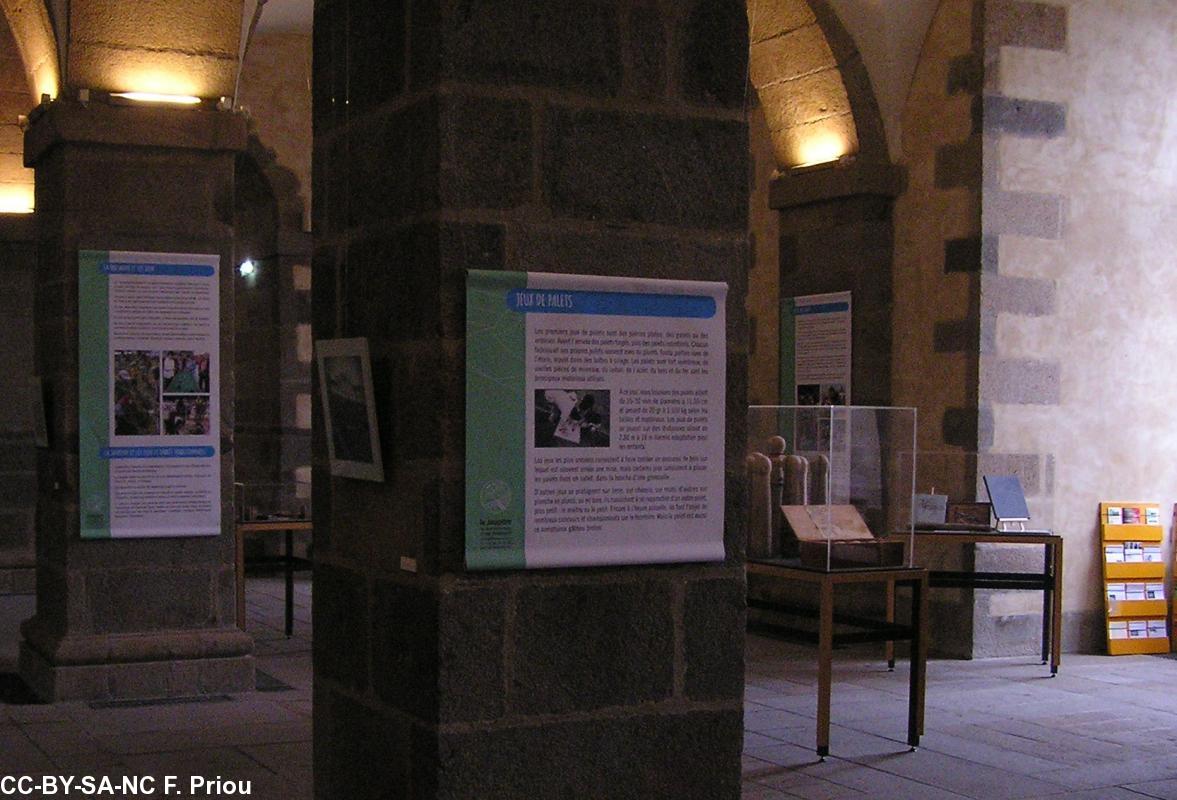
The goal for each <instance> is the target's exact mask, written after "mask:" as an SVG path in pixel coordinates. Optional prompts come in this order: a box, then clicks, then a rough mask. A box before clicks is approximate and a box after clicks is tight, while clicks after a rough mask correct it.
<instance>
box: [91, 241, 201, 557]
mask: <svg viewBox="0 0 1177 800" xmlns="http://www.w3.org/2000/svg"><path fill="white" fill-rule="evenodd" d="M219 271H220V258H219V257H218V256H216V255H205V254H179V253H130V252H113V251H111V252H107V251H98V250H83V251H81V252H79V254H78V415H79V419H78V450H79V453H78V458H79V469H78V474H79V503H80V512H81V531H82V537H83V538H89V539H108V538H115V539H118V538H138V537H163V536H216V535H218V534H220V532H221V456H220V448H221V443H220V437H221V430H220V418H221V415H220V290H219V283H218V274H219Z"/></svg>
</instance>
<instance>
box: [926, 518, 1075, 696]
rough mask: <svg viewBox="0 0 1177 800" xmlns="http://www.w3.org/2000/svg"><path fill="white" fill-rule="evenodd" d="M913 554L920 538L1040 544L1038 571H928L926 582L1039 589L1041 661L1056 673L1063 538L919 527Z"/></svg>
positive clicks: (936, 585)
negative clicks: (925, 529) (920, 529)
mask: <svg viewBox="0 0 1177 800" xmlns="http://www.w3.org/2000/svg"><path fill="white" fill-rule="evenodd" d="M915 540H916V545H915V547H916V554H917V556H918V554H919V553H920V552H922V548H921V545H922V543H924V542H952V543H956V544H974V545H975V544H1016V545H1030V546H1036V547H1041V548H1042V551H1043V563H1042V571H1041V572H977V571H969V570H964V571H945V570H931V571H929V572H928V585H929V586H931V587H933V588H953V589H1023V590H1030V591H1036V592H1042V663H1043V664H1046V663H1047V661H1048V660H1049V662H1050V674H1051V675H1052V676H1053V675H1057V674H1058V668H1059V664H1060V663H1061V661H1062V658H1061V654H1062V618H1063V539H1062V537H1061V536H1059V535H1058V534H1054V533H1022V532H1016V531H1008V532H1006V531H942V530H935V531H919V530H917V531H916V532H915Z"/></svg>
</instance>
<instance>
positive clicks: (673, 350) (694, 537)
mask: <svg viewBox="0 0 1177 800" xmlns="http://www.w3.org/2000/svg"><path fill="white" fill-rule="evenodd" d="M726 295H727V285H726V284H723V283H705V282H698V281H662V280H649V279H638V278H606V277H601V276H578V275H553V274H547V273H534V272H532V273H523V272H484V271H477V270H474V271H471V272H470V273H469V278H468V286H467V337H466V565H467V566H468V567H469V568H470V569H510V568H520V567H556V566H588V565H600V564H644V563H664V562H684V561H716V560H722V559H723V557H724V549H723V527H724V526H723V522H724V520H723V516H724V502H723V499H724V498H723V495H724V490H723V480H724V398H725V392H726V380H725V378H726V375H725V372H726V334H725V327H724V301H725V298H726Z"/></svg>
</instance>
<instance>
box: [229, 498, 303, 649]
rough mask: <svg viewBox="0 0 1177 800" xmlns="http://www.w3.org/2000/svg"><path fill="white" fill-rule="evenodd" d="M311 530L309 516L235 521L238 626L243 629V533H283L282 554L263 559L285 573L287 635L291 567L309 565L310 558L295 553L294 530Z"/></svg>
mask: <svg viewBox="0 0 1177 800" xmlns="http://www.w3.org/2000/svg"><path fill="white" fill-rule="evenodd" d="M309 530H311V521H310V520H309V519H278V518H272V519H258V520H250V521H248V522H238V523H237V627H238V628H241V630H245V537H246V536H247V535H249V534H276V533H281V534H284V539H285V541H284V549H283V550H282V555H280V556H277V557H276V558H272V559H264V560H265V561H270V562H273V563H278V564H281V565H282V568H283V571H284V572H285V577H286V635H287V637H289V636H292V635H293V634H294V570H295V568H296V567H297V568H299V569H310V566H311V564H310V562H309V561H307V560H306V559H304V558H297V557H296V556H295V555H294V532H295V531H309Z"/></svg>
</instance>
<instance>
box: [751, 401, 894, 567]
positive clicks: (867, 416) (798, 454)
mask: <svg viewBox="0 0 1177 800" xmlns="http://www.w3.org/2000/svg"><path fill="white" fill-rule="evenodd" d="M915 437H916V410H915V409H914V408H892V407H868V406H752V407H751V408H750V409H749V411H748V445H747V453H746V455H747V461H746V464H747V476H748V542H747V554H748V559H749V560H778V559H782V560H785V559H788V560H794V561H795V562H796V563H799V564H800V565H801V566H803V567H808V568H812V569H822V570H827V571H828V570H842V569H863V568H878V567H896V566H912V565H913V564H914V549H915V548H914V538H913V535H912V532H913V524H914V496H915V480H916V469H915V467H916V438H915Z"/></svg>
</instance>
